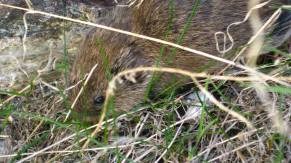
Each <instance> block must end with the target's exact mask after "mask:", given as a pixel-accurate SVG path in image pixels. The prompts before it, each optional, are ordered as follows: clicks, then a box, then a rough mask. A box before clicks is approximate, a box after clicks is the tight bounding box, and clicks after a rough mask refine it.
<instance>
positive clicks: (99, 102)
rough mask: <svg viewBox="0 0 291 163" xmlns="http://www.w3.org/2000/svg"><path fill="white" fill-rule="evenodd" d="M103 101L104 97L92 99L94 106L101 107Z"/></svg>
mask: <svg viewBox="0 0 291 163" xmlns="http://www.w3.org/2000/svg"><path fill="white" fill-rule="evenodd" d="M104 101H105V97H104V96H95V97H94V104H95V105H102V104H103V103H104Z"/></svg>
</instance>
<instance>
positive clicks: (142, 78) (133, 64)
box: [111, 46, 150, 84]
mask: <svg viewBox="0 0 291 163" xmlns="http://www.w3.org/2000/svg"><path fill="white" fill-rule="evenodd" d="M149 65H150V63H149V60H148V59H146V58H145V56H144V55H143V53H142V52H141V51H140V50H139V49H138V48H135V47H133V46H131V47H127V48H123V49H121V50H120V54H119V57H118V58H117V59H116V60H115V61H114V63H113V67H112V68H111V74H112V75H113V76H114V75H117V74H118V73H119V72H122V71H124V70H128V69H132V68H137V67H146V66H149ZM149 74H150V73H149V72H145V71H142V72H141V71H139V72H136V73H132V74H128V75H125V76H122V77H121V79H120V83H125V84H141V83H145V82H146V80H147V78H149Z"/></svg>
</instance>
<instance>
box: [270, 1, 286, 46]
mask: <svg viewBox="0 0 291 163" xmlns="http://www.w3.org/2000/svg"><path fill="white" fill-rule="evenodd" d="M290 1H291V0H290ZM288 3H291V2H288ZM290 36H291V11H289V10H284V11H283V12H282V14H281V15H280V17H279V18H278V19H277V21H276V22H275V28H274V29H273V31H272V33H271V37H272V45H273V46H275V47H277V46H280V45H281V44H282V43H284V42H285V41H286V40H287V39H289V38H290Z"/></svg>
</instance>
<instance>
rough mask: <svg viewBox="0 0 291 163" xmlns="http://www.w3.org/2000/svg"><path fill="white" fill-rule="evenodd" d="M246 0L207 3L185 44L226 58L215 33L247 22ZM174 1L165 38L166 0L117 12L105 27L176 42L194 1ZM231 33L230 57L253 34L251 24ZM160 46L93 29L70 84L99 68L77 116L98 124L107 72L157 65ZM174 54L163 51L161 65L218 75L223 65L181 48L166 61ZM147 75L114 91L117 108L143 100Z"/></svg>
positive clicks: (168, 49) (164, 78)
mask: <svg viewBox="0 0 291 163" xmlns="http://www.w3.org/2000/svg"><path fill="white" fill-rule="evenodd" d="M247 2H248V1H246V0H228V1H226V0H206V1H205V2H203V3H202V4H201V5H200V7H199V9H198V13H197V14H196V16H194V17H193V19H192V20H191V21H190V27H189V29H188V31H187V33H186V34H185V37H184V39H183V41H182V42H181V45H183V46H187V47H191V48H194V49H197V50H201V51H204V52H207V53H210V54H213V55H216V56H220V57H222V56H221V54H219V53H218V52H217V50H216V47H215V40H214V33H215V32H217V31H224V32H225V30H226V28H227V26H228V25H229V24H231V23H233V22H236V21H241V20H243V18H244V16H245V14H246V12H247ZM173 3H174V4H173V6H174V12H173V13H174V19H173V23H172V27H171V29H170V30H169V32H168V34H167V35H165V33H166V31H167V29H168V26H169V20H170V18H169V15H170V14H171V12H170V10H169V1H168V0H145V1H144V3H143V4H142V5H141V6H140V7H139V8H137V7H134V8H131V9H129V8H116V9H115V10H114V13H115V15H114V16H113V18H109V19H108V20H107V22H106V25H108V26H112V27H116V28H121V29H124V30H129V31H133V32H136V33H140V34H144V35H148V36H152V37H155V38H160V39H164V40H167V41H171V42H177V38H178V37H179V36H180V34H181V33H182V31H183V27H184V26H185V25H186V22H187V17H188V16H189V14H190V13H191V10H192V6H193V4H194V0H173ZM231 34H232V36H233V38H234V39H235V46H234V47H233V50H232V51H230V52H229V55H228V56H230V57H228V58H232V56H233V55H234V53H235V51H236V50H237V48H239V47H240V46H242V45H244V44H245V43H246V42H247V41H248V39H249V37H250V36H251V34H252V32H251V29H250V27H249V25H248V23H244V24H242V25H238V26H235V27H233V28H232V29H231ZM97 42H99V43H97ZM161 47H163V45H160V44H157V43H154V42H150V41H147V40H143V39H138V38H133V37H130V36H126V35H123V34H119V33H115V32H111V31H106V30H103V29H92V30H91V31H90V32H89V33H88V35H87V37H86V38H85V40H84V42H83V44H82V46H81V48H80V52H79V54H78V55H77V58H76V61H75V63H74V66H73V70H72V72H71V82H72V83H75V82H77V81H79V80H80V79H82V78H83V76H84V74H86V73H88V72H89V71H90V70H91V68H92V67H93V66H94V65H95V64H98V67H97V69H96V70H95V72H94V74H93V76H92V77H91V79H90V81H89V83H88V85H87V86H86V87H85V91H84V93H83V94H82V97H81V98H80V99H79V101H78V103H77V105H76V108H75V109H76V111H77V112H79V113H82V114H81V115H82V116H83V118H82V119H85V120H87V121H95V120H96V118H97V115H98V114H99V113H100V112H99V110H100V108H101V105H100V106H96V105H94V102H93V99H94V97H96V96H102V95H103V96H104V94H105V90H106V88H107V84H108V78H107V77H106V74H110V73H111V74H112V75H115V74H117V73H118V72H121V71H122V70H126V69H129V68H133V67H139V66H153V65H155V61H156V60H157V59H158V58H159V56H160V50H161ZM171 54H172V48H171V47H165V50H164V53H163V56H162V57H160V58H161V60H160V65H161V66H167V67H177V68H181V69H186V70H190V71H194V72H195V71H207V72H209V73H215V72H217V71H219V70H221V68H222V67H223V66H224V64H222V63H218V62H215V61H212V60H210V59H208V58H205V57H202V56H198V55H196V54H192V53H188V52H185V51H182V50H177V51H176V55H175V56H174V58H172V60H170V61H168V60H167V59H168V58H171ZM105 58H106V59H105ZM106 60H107V61H108V62H106ZM149 75H151V74H145V73H143V74H137V80H138V82H137V83H132V82H130V81H125V82H123V83H122V84H118V87H117V90H116V93H115V108H116V110H118V111H121V110H122V111H128V110H129V109H131V108H132V107H133V106H134V105H136V104H137V103H139V102H141V101H142V100H143V99H144V96H145V90H146V88H147V84H148V82H149V80H150V78H149V77H148V76H149ZM171 78H173V76H172V75H169V74H163V75H162V76H161V80H160V81H159V83H158V85H157V86H156V87H155V88H154V91H160V89H159V88H160V86H161V85H164V84H167V82H168V81H169V80H170V79H171ZM80 87H81V86H79V87H78V88H77V89H74V90H73V91H72V93H71V94H70V99H71V100H73V99H74V98H75V97H76V95H77V94H78V92H79V90H80Z"/></svg>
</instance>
